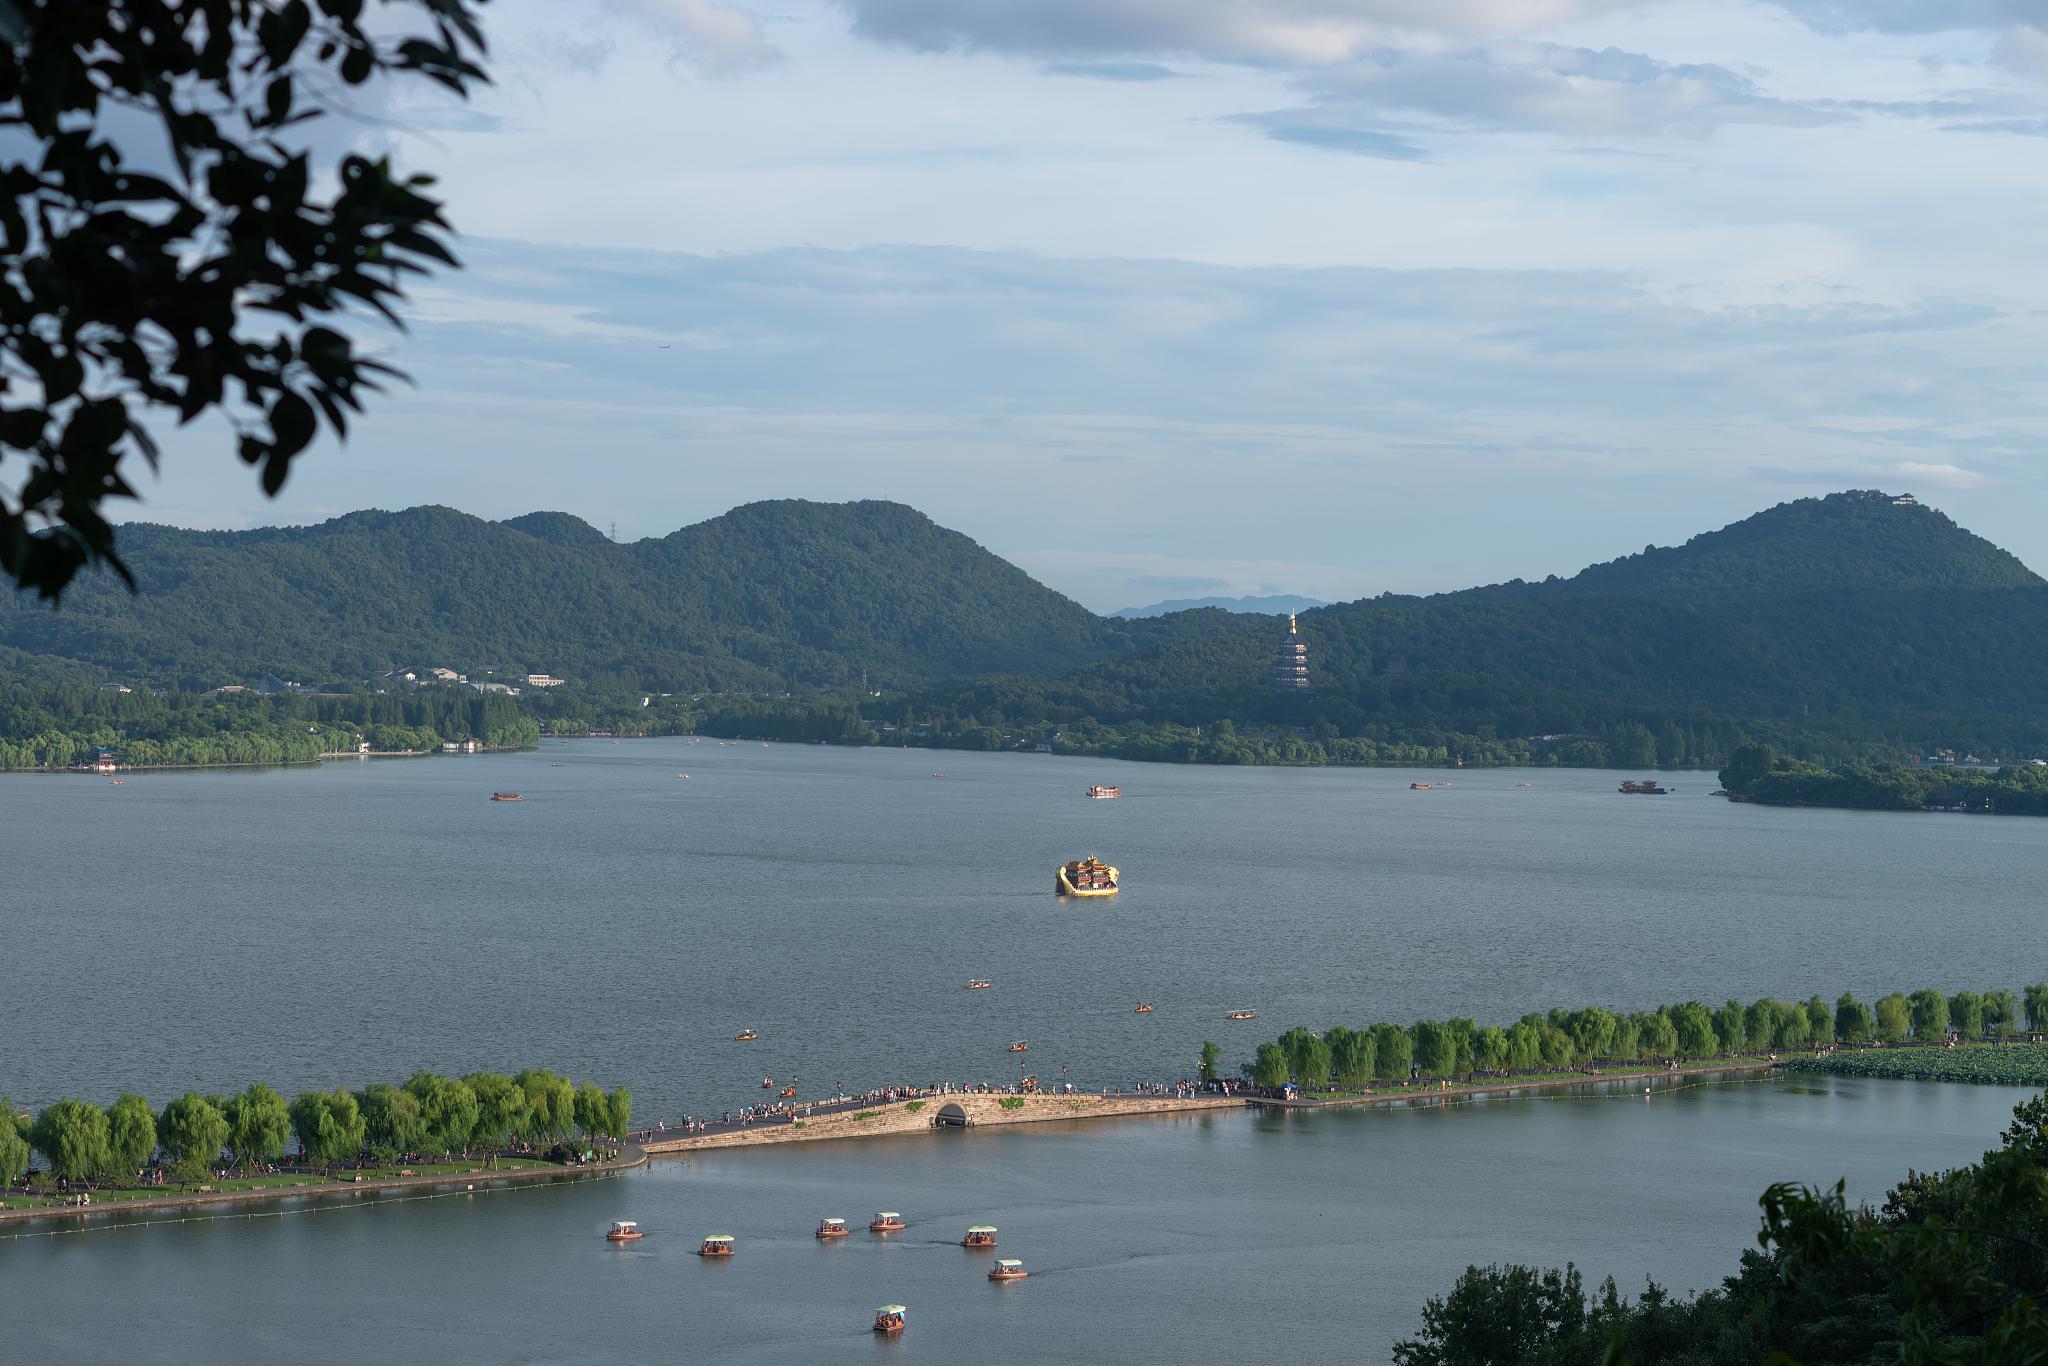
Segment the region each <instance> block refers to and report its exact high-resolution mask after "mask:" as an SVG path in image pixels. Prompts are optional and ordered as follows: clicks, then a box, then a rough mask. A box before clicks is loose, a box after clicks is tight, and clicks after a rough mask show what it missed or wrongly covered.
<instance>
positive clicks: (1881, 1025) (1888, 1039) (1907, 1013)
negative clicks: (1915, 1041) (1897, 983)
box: [1877, 991, 1913, 1043]
mask: <svg viewBox="0 0 2048 1366" xmlns="http://www.w3.org/2000/svg"><path fill="white" fill-rule="evenodd" d="M1912 1032H1913V1007H1912V1004H1911V1003H1910V1002H1908V1001H1907V1000H1906V998H1905V997H1904V996H1901V995H1900V994H1899V993H1898V992H1896V991H1895V992H1893V993H1892V994H1891V995H1889V996H1880V997H1878V998H1877V1037H1878V1038H1879V1039H1881V1040H1883V1041H1884V1042H1885V1043H1900V1042H1903V1041H1904V1040H1905V1038H1906V1036H1907V1035H1909V1034H1911V1033H1912Z"/></svg>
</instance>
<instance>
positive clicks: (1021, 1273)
mask: <svg viewBox="0 0 2048 1366" xmlns="http://www.w3.org/2000/svg"><path fill="white" fill-rule="evenodd" d="M1030 1274H1031V1273H1030V1272H1028V1271H1026V1270H1025V1269H1024V1263H1022V1262H1020V1261H1018V1260H1017V1259H1016V1258H1015V1257H1004V1258H1003V1259H1002V1260H1000V1261H998V1262H997V1263H996V1264H995V1265H994V1266H992V1267H990V1268H989V1269H988V1278H989V1279H990V1280H992V1281H1021V1280H1023V1279H1024V1278H1025V1277H1026V1276H1029V1275H1030Z"/></svg>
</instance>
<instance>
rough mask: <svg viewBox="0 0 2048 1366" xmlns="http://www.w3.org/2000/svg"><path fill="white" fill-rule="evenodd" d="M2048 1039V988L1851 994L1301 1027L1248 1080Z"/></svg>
mask: <svg viewBox="0 0 2048 1366" xmlns="http://www.w3.org/2000/svg"><path fill="white" fill-rule="evenodd" d="M2022 1030H2024V1031H2025V1032H2026V1033H2029V1034H2032V1033H2039V1032H2042V1031H2048V983H2037V984H2035V985H2033V986H2030V987H2027V988H2026V989H2025V990H2023V991H2021V992H2019V993H2017V994H2015V993H2014V992H2011V991H2006V990H1995V991H1984V992H1976V991H1959V992H1956V993H1955V994H1953V995H1946V994H1944V993H1942V992H1940V991H1936V990H1934V989H1933V988H1931V987H1930V988H1923V989H1921V990H1919V991H1915V992H1912V993H1911V994H1907V993H1905V992H1892V993H1890V994H1888V995H1885V996H1882V997H1879V998H1878V999H1877V1000H1876V1001H1875V1002H1873V1003H1871V1004H1869V1005H1866V1004H1865V1003H1864V1002H1862V1001H1860V1000H1858V999H1857V998H1856V997H1855V996H1854V995H1853V994H1851V993H1849V992H1843V993H1842V994H1841V995H1840V996H1838V997H1837V998H1836V999H1835V1002H1834V1004H1832V1005H1830V1004H1828V1003H1827V1002H1826V1001H1825V1000H1823V999H1822V998H1821V997H1820V996H1818V995H1815V996H1811V997H1808V998H1807V999H1806V1000H1805V1001H1777V1000H1772V999H1770V998H1764V999H1760V1000H1757V1001H1753V1002H1751V1003H1750V1004H1748V1005H1744V1004H1743V1003H1742V1002H1740V1001H1737V1000H1734V999H1732V998H1731V999H1729V1000H1727V1001H1725V1002H1723V1003H1722V1004H1721V1005H1719V1006H1713V1005H1708V1004H1707V1003H1705V1002H1701V1001H1685V1002H1682V1003H1680V1004H1678V1005H1668V1006H1659V1007H1658V1008H1657V1009H1655V1010H1645V1011H1633V1012H1622V1011H1612V1010H1607V1009H1605V1008H1603V1007H1600V1006H1587V1007H1581V1008H1578V1009H1553V1010H1550V1011H1548V1012H1531V1013H1530V1014H1527V1015H1524V1016H1522V1017H1521V1018H1520V1019H1518V1020H1516V1021H1514V1022H1513V1023H1511V1024H1505V1025H1480V1024H1478V1023H1477V1022H1475V1021H1473V1020H1471V1019H1469V1018H1457V1019H1447V1020H1418V1021H1416V1022H1415V1023H1414V1024H1411V1025H1395V1024H1389V1023H1387V1022H1385V1021H1381V1022H1380V1023H1378V1024H1375V1025H1372V1026H1370V1027H1369V1028H1352V1027H1350V1026H1346V1025H1336V1026H1332V1027H1331V1028H1329V1029H1327V1030H1324V1031H1323V1032H1321V1033H1320V1034H1318V1033H1316V1032H1315V1031H1312V1030H1310V1029H1308V1028H1306V1027H1305V1026H1300V1025H1297V1026H1295V1027H1294V1028H1293V1029H1290V1030H1288V1031H1287V1032H1286V1033H1285V1034H1283V1035H1281V1036H1280V1037H1279V1038H1278V1039H1276V1040H1273V1041H1271V1042H1267V1043H1262V1044H1260V1045H1258V1048H1257V1050H1256V1051H1255V1052H1254V1054H1253V1056H1252V1059H1251V1060H1250V1061H1249V1062H1248V1063H1245V1064H1244V1065H1243V1066H1242V1068H1241V1069H1240V1070H1241V1071H1242V1073H1243V1075H1245V1076H1247V1077H1249V1078H1250V1079H1251V1081H1252V1083H1253V1085H1255V1086H1259V1087H1262V1088H1264V1089H1266V1090H1271V1091H1277V1090H1279V1089H1280V1088H1282V1087H1285V1086H1289V1085H1294V1086H1299V1087H1301V1088H1303V1089H1304V1090H1307V1091H1311V1092H1327V1091H1330V1090H1337V1091H1365V1090H1367V1089H1370V1088H1371V1087H1373V1086H1376V1085H1381V1084H1385V1083H1388V1082H1407V1081H1410V1080H1413V1079H1415V1078H1420V1077H1426V1078H1430V1079H1433V1080H1434V1079H1451V1078H1457V1077H1472V1076H1478V1075H1487V1076H1501V1077H1507V1076H1513V1075H1517V1074H1539V1073H1556V1072H1568V1071H1572V1070H1575V1069H1581V1068H1586V1067H1598V1066H1601V1065H1629V1064H1637V1063H1642V1062H1647V1061H1655V1060H1663V1059H1675V1058H1712V1057H1717V1056H1722V1055H1729V1056H1737V1055H1742V1054H1745V1053H1749V1054H1766V1053H1775V1052H1796V1051H1802V1050H1814V1049H1825V1048H1829V1047H1832V1046H1835V1045H1837V1044H1901V1043H1906V1042H1909V1041H1910V1042H1916V1043H1921V1044H1928V1043H1943V1042H1947V1041H1948V1039H1949V1038H1950V1037H1951V1035H1953V1036H1954V1037H1955V1038H1957V1039H1959V1040H1971V1039H1997V1038H2005V1037H2009V1036H2012V1035H2014V1034H2017V1033H2019V1032H2021V1031H2022ZM1221 1067H1222V1050H1221V1049H1220V1048H1218V1047H1217V1046H1216V1045H1214V1044H1213V1043H1212V1044H1208V1045H1205V1046H1204V1048H1203V1055H1202V1073H1203V1076H1204V1078H1205V1079H1215V1078H1216V1077H1218V1076H1219V1075H1220V1072H1221Z"/></svg>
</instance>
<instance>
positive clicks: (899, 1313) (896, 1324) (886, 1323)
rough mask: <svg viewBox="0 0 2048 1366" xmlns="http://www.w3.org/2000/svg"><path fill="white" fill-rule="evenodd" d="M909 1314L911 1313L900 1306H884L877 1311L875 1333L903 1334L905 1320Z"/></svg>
mask: <svg viewBox="0 0 2048 1366" xmlns="http://www.w3.org/2000/svg"><path fill="white" fill-rule="evenodd" d="M909 1313H910V1311H909V1310H908V1309H905V1308H904V1307H903V1306H902V1305H900V1304H885V1305H883V1306H882V1307H881V1308H880V1309H877V1310H876V1311H875V1331H876V1332H877V1333H900V1332H902V1331H903V1322H904V1318H905V1316H906V1315H908V1314H909Z"/></svg>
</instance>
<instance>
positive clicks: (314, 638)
mask: <svg viewBox="0 0 2048 1366" xmlns="http://www.w3.org/2000/svg"><path fill="white" fill-rule="evenodd" d="M121 534H122V550H123V553H124V555H125V556H126V558H127V561H128V564H129V566H130V567H131V568H132V569H133V571H134V572H135V575H136V577H137V580H138V583H139V588H140V591H139V592H138V593H134V594H130V593H129V592H127V591H126V590H125V589H124V588H123V587H122V586H121V585H120V583H119V582H118V581H117V580H115V579H114V578H113V577H112V576H110V575H106V574H100V575H96V576H89V577H86V578H83V579H81V580H80V581H79V583H78V584H77V585H76V586H74V587H73V588H72V590H71V591H70V592H69V593H68V594H67V595H66V597H65V599H64V604H63V606H62V608H61V609H58V610H51V609H49V608H47V607H44V606H42V605H40V604H38V603H37V602H36V601H34V600H33V599H31V598H29V597H27V596H9V597H6V598H4V599H0V646H12V647H15V648H18V649H21V650H25V651H31V652H35V653H39V654H44V655H54V656H63V657H66V658H70V659H74V660H82V661H86V662H88V663H91V664H93V665H96V666H98V667H100V668H102V669H105V670H108V671H111V672H113V673H115V674H116V675H117V676H130V675H132V676H134V677H137V678H143V679H147V680H149V681H152V682H173V681H175V682H181V683H184V684H186V685H188V686H213V685H216V684H219V683H221V682H224V681H228V680H248V679H254V678H257V677H260V676H261V675H263V674H266V673H269V674H275V675H277V676H279V677H281V678H285V679H292V680H301V681H324V680H329V679H343V680H354V679H360V678H363V677H365V676H367V675H369V674H372V673H377V672H382V671H384V670H389V669H392V668H397V667H417V666H425V665H440V666H445V667H449V668H453V669H456V670H458V671H461V672H465V673H475V672H477V671H479V670H481V669H484V668H498V669H501V670H507V671H514V672H526V671H529V670H531V671H548V672H553V673H556V674H560V675H565V676H571V677H576V678H580V679H590V678H593V677H596V676H606V677H611V678H614V679H618V680H621V681H632V683H633V685H634V686H656V687H663V688H674V689H695V688H740V689H746V688H783V687H790V686H806V685H810V686H840V685H844V684H848V683H857V682H858V681H859V680H860V679H861V677H862V671H863V670H865V671H866V672H867V675H868V677H869V679H870V681H871V682H872V683H873V684H874V685H875V686H877V687H880V686H892V687H899V688H901V687H913V686H918V685H922V684H926V683H931V682H935V681H939V680H944V679H949V678H958V677H962V676H967V675H974V674H980V673H988V672H1018V673H1029V674H1034V675H1054V674H1061V673H1065V672H1067V671H1069V670H1071V669H1073V668H1076V667H1078V666H1080V665H1083V664H1086V663H1088V662H1090V661H1093V660H1098V659H1102V658H1105V657H1108V656H1110V655H1113V654H1116V653H1120V652H1123V651H1126V650H1128V649H1129V648H1130V645H1129V643H1128V640H1127V637H1126V635H1125V634H1122V633H1120V631H1119V628H1118V627H1117V626H1115V625H1113V624H1112V623H1110V622H1108V621H1106V620H1104V619H1102V618H1099V617H1097V616H1095V615H1094V614H1093V613H1091V612H1089V611H1087V610H1086V609H1085V608H1083V607H1081V606H1080V605H1078V604H1077V603H1074V602H1072V601H1070V600H1069V599H1067V598H1065V597H1062V596H1060V595H1059V594H1058V593H1055V592H1053V591H1052V590H1051V589H1048V588H1046V587H1044V586H1043V585H1041V584H1039V583H1037V582H1036V581H1034V580H1033V579H1032V578H1031V577H1030V576H1029V575H1027V574H1025V573H1024V572H1023V571H1022V570H1020V569H1018V568H1016V567H1015V566H1014V565H1011V564H1009V563H1008V562H1006V561H1004V560H1002V559H1000V558H998V557H997V556H995V555H992V554H990V553H989V552H988V551H986V550H984V549H982V548H981V547H980V546H979V545H976V544H975V543H974V542H973V541H971V540H969V539H968V538H967V537H965V536H962V535H960V534H959V533H957V532H953V531H948V530H946V529H945V528H943V527H940V526H938V525H937V524H935V523H934V522H932V521H931V519H929V518H927V517H925V516H924V515H923V514H922V513H919V512H917V511H916V510H914V509H912V508H908V507H904V506H902V505H901V504H896V503H886V502H858V503H839V504H830V503H809V502H795V501H789V502H768V503H754V504H750V505H748V506H745V507H740V508H736V509H734V510H733V511H731V512H729V513H726V514H725V515H723V516H720V517H715V518H712V519H711V520H710V521H707V522H701V523H698V524H697V525H695V526H689V527H685V528H683V529H682V530H680V531H677V532H675V533H674V534H673V535H670V536H666V537H663V538H661V539H659V540H645V541H640V542H637V543H634V544H627V545H618V544H614V543H612V542H611V541H610V540H608V539H607V538H606V537H605V536H603V535H602V534H600V533H599V532H598V531H597V530H596V529H595V528H593V527H591V526H589V525H587V524H586V523H584V522H581V521H579V520H577V519H576V518H574V517H571V516H568V515H566V514H563V513H547V512H538V513H531V514H528V515H527V516H524V517H518V518H514V519H512V520H511V521H508V522H487V521H484V520H482V519H480V518H476V517H471V516H469V515H467V514H465V513H461V512H457V511H454V510H452V509H449V508H441V507H420V508H413V509H410V510H408V511H405V512H358V513H352V514H350V515H349V516H346V517H341V518H337V519H335V520H334V521H330V522H325V523H322V524H320V525H318V526H310V527H284V528H269V529H264V530H258V531H238V532H217V531H182V530H175V529H172V528H168V527H160V526H146V525H137V526H130V527H126V528H123V530H122V533H121ZM1166 629H1167V630H1169V631H1170V629H1171V628H1166Z"/></svg>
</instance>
